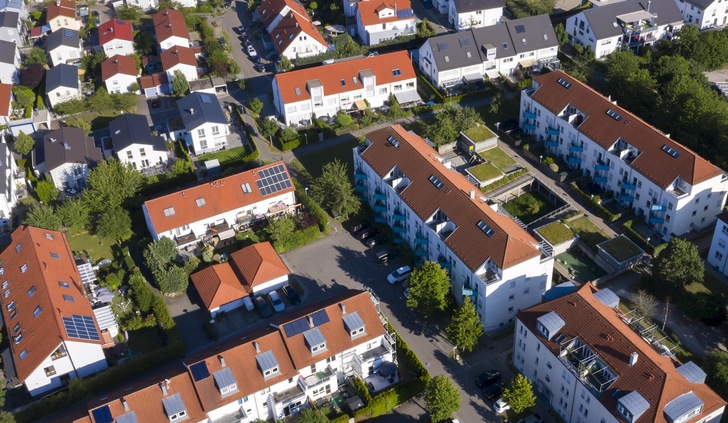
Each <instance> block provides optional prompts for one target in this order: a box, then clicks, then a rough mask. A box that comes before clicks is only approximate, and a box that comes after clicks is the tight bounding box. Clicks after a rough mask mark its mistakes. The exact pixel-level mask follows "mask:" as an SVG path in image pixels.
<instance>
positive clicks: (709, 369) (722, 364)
mask: <svg viewBox="0 0 728 423" xmlns="http://www.w3.org/2000/svg"><path fill="white" fill-rule="evenodd" d="M703 366H704V368H703V370H705V373H707V374H708V384H709V385H710V387H711V388H713V389H715V391H716V392H717V393H718V394H719V395H720V396H722V397H724V398H725V397H726V396H728V352H725V351H720V350H715V351H713V352H711V353H710V354H708V357H707V358H706V359H705V361H704V362H703Z"/></svg>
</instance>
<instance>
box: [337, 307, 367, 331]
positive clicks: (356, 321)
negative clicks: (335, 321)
mask: <svg viewBox="0 0 728 423" xmlns="http://www.w3.org/2000/svg"><path fill="white" fill-rule="evenodd" d="M343 307H344V306H343V305H342V309H343V310H345V308H343ZM343 319H344V326H345V327H346V330H347V331H348V332H349V336H351V339H355V338H358V337H360V336H362V335H365V334H366V325H365V324H364V320H362V318H361V316H359V313H358V312H356V311H355V312H353V313H349V314H345V315H344V317H343Z"/></svg>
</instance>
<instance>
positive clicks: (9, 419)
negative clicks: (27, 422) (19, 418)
mask: <svg viewBox="0 0 728 423" xmlns="http://www.w3.org/2000/svg"><path fill="white" fill-rule="evenodd" d="M0 423H15V416H14V415H13V413H11V412H9V411H5V410H2V411H0Z"/></svg>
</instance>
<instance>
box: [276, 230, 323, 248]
mask: <svg viewBox="0 0 728 423" xmlns="http://www.w3.org/2000/svg"><path fill="white" fill-rule="evenodd" d="M320 236H321V232H320V231H319V228H318V226H311V227H310V228H306V229H299V230H296V231H294V232H293V234H292V235H291V236H290V237H288V239H286V241H285V242H282V241H274V242H273V248H275V250H276V251H277V252H278V253H285V252H286V251H291V250H293V249H296V248H298V247H303V246H304V245H306V244H309V243H311V242H313V241H316V240H317V239H319V237H320Z"/></svg>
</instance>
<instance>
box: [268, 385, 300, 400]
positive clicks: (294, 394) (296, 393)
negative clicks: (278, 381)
mask: <svg viewBox="0 0 728 423" xmlns="http://www.w3.org/2000/svg"><path fill="white" fill-rule="evenodd" d="M273 399H274V400H275V402H276V403H278V404H281V403H291V402H294V401H296V400H298V399H300V400H301V401H302V402H304V403H305V402H306V392H304V391H303V389H301V387H300V386H298V385H296V386H294V387H292V388H290V389H286V390H285V391H283V392H276V393H274V394H273Z"/></svg>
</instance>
